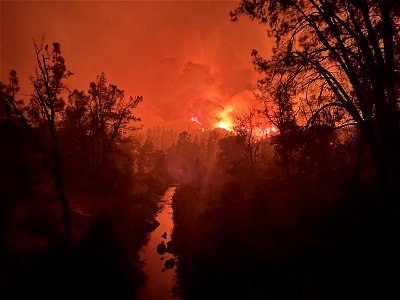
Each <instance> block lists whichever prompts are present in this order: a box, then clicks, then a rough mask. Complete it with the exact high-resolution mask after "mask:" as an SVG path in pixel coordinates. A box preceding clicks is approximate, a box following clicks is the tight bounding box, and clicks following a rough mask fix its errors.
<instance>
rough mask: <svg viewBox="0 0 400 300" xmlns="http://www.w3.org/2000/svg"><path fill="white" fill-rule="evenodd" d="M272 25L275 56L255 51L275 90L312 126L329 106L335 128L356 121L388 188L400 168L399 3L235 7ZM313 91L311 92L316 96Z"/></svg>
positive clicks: (262, 1) (365, 0)
mask: <svg viewBox="0 0 400 300" xmlns="http://www.w3.org/2000/svg"><path fill="white" fill-rule="evenodd" d="M242 14H245V15H248V16H249V17H250V18H251V19H253V20H258V21H259V22H260V23H262V24H266V25H268V26H269V27H268V28H269V29H268V33H269V36H270V37H272V38H274V39H275V46H274V48H273V55H272V57H271V58H270V59H264V58H262V57H261V56H260V55H259V54H258V52H257V51H253V53H252V56H253V59H254V61H255V63H256V66H257V68H258V69H259V70H260V71H262V72H263V73H265V74H266V79H265V82H266V83H268V85H269V86H270V87H271V88H269V87H267V90H269V91H272V94H273V91H274V90H275V91H276V90H278V89H279V88H282V89H286V90H287V91H289V92H290V94H291V96H297V97H289V98H288V99H286V100H285V101H286V102H287V103H292V104H294V103H295V100H294V99H296V100H297V101H298V100H299V98H300V97H299V96H300V95H303V96H304V97H303V98H304V102H308V103H300V105H299V106H303V107H308V108H309V109H308V110H304V112H305V115H306V116H307V120H308V121H307V125H310V124H312V123H313V122H314V120H316V118H317V116H319V115H321V114H322V113H323V112H324V111H329V112H330V113H331V115H336V116H338V118H337V120H335V128H336V127H344V126H348V125H356V126H357V127H358V128H359V129H360V130H361V132H362V133H363V136H364V138H365V139H366V141H367V142H368V144H369V145H370V147H371V150H372V153H373V156H374V160H375V163H376V169H377V174H378V178H379V179H380V183H381V186H382V187H384V188H385V189H386V190H391V189H393V187H394V186H395V185H396V182H395V181H396V178H398V176H396V175H397V174H398V172H399V170H400V156H399V153H400V113H399V92H400V89H399V87H400V85H399V80H400V77H399V75H398V70H399V64H400V60H399V58H400V47H399V42H400V30H399V28H400V4H399V2H397V1H393V0H381V1H378V0H352V1H345V0H332V1H328V0H318V1H316V0H307V1H298V0H285V1H267V0H242V1H241V3H240V5H239V6H238V8H237V9H235V10H234V11H232V12H231V17H232V20H234V21H235V20H237V19H238V17H239V16H240V15H242ZM311 96H312V97H311Z"/></svg>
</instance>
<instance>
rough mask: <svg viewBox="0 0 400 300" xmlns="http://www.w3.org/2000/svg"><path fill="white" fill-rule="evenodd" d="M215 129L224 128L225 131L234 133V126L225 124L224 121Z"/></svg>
mask: <svg viewBox="0 0 400 300" xmlns="http://www.w3.org/2000/svg"><path fill="white" fill-rule="evenodd" d="M229 123H231V122H229ZM215 127H217V128H222V129H225V130H227V131H233V126H232V125H229V124H228V123H227V122H225V121H223V120H221V121H219V122H218V123H217V125H216V126H215Z"/></svg>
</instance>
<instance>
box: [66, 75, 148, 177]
mask: <svg viewBox="0 0 400 300" xmlns="http://www.w3.org/2000/svg"><path fill="white" fill-rule="evenodd" d="M141 101H142V97H141V96H137V97H129V99H128V100H126V99H125V94H124V91H123V90H120V89H118V87H117V86H116V85H114V84H109V83H108V82H107V80H106V77H105V74H104V73H101V74H100V75H99V76H97V81H96V82H91V83H90V88H89V90H88V94H86V93H84V92H82V91H77V90H74V91H73V92H72V93H71V95H70V96H69V104H68V106H67V109H66V112H67V114H66V118H65V124H66V126H69V131H70V132H71V133H72V134H75V135H76V140H78V141H80V143H81V144H82V145H84V147H83V149H85V150H84V151H86V155H87V157H88V161H89V165H90V169H91V173H92V174H93V175H94V176H97V175H98V174H99V171H100V170H101V169H102V168H103V167H104V165H105V164H106V163H107V161H108V159H109V156H110V153H111V151H112V150H113V148H114V147H115V146H116V143H117V142H121V141H122V140H123V139H122V137H123V135H124V134H125V133H126V131H128V130H136V129H138V128H140V127H135V126H133V125H134V123H135V122H138V121H140V118H138V117H135V116H134V115H133V109H135V108H136V107H137V105H138V104H139V103H140V102H141Z"/></svg>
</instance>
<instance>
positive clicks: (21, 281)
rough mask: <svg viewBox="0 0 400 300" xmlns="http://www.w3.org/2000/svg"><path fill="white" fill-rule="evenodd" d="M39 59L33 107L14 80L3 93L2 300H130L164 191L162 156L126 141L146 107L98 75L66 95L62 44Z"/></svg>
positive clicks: (0, 163) (0, 110) (0, 136)
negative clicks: (137, 109) (139, 109)
mask: <svg viewBox="0 0 400 300" xmlns="http://www.w3.org/2000/svg"><path fill="white" fill-rule="evenodd" d="M35 50H36V54H37V73H36V75H35V76H33V77H32V78H31V81H32V84H33V87H34V92H33V94H32V96H31V97H30V99H28V101H27V100H25V102H23V101H19V98H18V97H19V96H18V79H17V77H16V73H15V72H14V71H13V72H11V73H10V81H9V82H8V83H5V84H1V86H0V97H1V101H0V140H1V145H2V146H1V148H0V166H1V167H0V185H1V186H0V191H1V197H0V198H1V202H0V205H1V209H0V212H1V216H0V220H1V221H0V222H1V224H0V253H1V255H0V259H1V262H0V266H1V267H0V291H1V296H0V297H1V298H2V299H17V298H18V299H19V298H25V297H29V298H38V299H82V298H87V299H132V297H133V296H134V294H135V292H136V290H137V288H138V287H139V286H140V285H141V284H142V283H143V281H144V276H143V274H142V271H141V262H140V261H139V254H138V250H139V249H140V248H141V247H142V246H143V244H144V243H145V241H146V237H147V233H148V232H150V231H151V230H153V229H154V227H155V226H156V224H154V215H155V214H156V212H157V210H158V207H159V203H158V202H159V200H158V197H159V195H162V194H163V193H164V190H165V189H166V188H167V187H168V184H169V180H168V176H167V175H166V174H165V172H164V171H163V170H162V165H163V157H162V155H160V154H159V155H158V156H157V155H155V153H154V151H155V150H154V149H148V147H145V146H144V145H143V144H142V143H141V142H140V141H138V140H135V139H133V138H132V137H129V135H128V134H127V132H129V130H135V129H136V128H132V124H134V122H136V121H140V119H139V118H137V117H135V116H134V115H133V110H134V108H135V107H136V106H137V105H138V104H139V103H140V101H141V100H142V99H141V97H135V98H132V97H131V98H129V99H125V97H124V92H123V91H122V90H120V89H118V88H117V86H115V85H112V84H109V83H108V82H107V80H106V78H105V75H104V74H100V75H99V76H98V77H97V79H96V81H95V82H92V83H90V86H89V89H88V91H87V92H84V91H77V90H74V91H72V92H69V93H67V90H66V85H65V83H64V81H65V79H67V77H69V76H71V75H72V74H71V73H70V72H69V71H68V70H67V68H66V65H65V61H64V58H63V57H62V56H61V49H60V45H59V44H57V43H54V44H53V47H52V48H50V47H48V46H44V45H42V46H36V45H35ZM63 97H65V98H63ZM138 155H140V156H141V158H142V160H141V161H140V162H138V161H135V157H137V156H138ZM150 155H154V157H156V158H157V159H158V160H157V164H158V166H160V167H159V168H155V167H154V165H155V163H154V161H151V160H150V159H146V157H148V156H150ZM10 297H11V298H10Z"/></svg>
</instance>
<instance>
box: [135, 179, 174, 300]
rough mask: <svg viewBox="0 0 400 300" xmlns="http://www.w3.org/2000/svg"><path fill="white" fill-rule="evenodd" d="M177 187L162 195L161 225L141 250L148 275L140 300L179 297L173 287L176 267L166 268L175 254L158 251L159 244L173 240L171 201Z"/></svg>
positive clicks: (159, 217)
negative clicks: (175, 294) (174, 293)
mask: <svg viewBox="0 0 400 300" xmlns="http://www.w3.org/2000/svg"><path fill="white" fill-rule="evenodd" d="M175 189H176V187H170V188H168V189H167V190H166V192H165V193H164V195H163V196H162V197H161V202H162V203H163V206H162V208H161V210H160V212H159V213H158V215H157V217H156V220H157V221H158V222H159V223H160V225H159V226H158V227H157V228H156V229H155V230H154V231H153V232H151V233H150V236H149V241H148V242H147V244H146V245H145V246H144V247H143V248H142V249H141V251H140V259H141V260H142V261H143V262H144V266H143V271H144V272H145V274H146V276H147V280H146V282H145V284H144V286H143V288H142V289H141V290H140V291H139V293H138V299H140V300H169V299H177V298H173V295H172V288H173V286H174V285H175V269H172V270H171V269H169V270H165V269H164V263H165V261H167V260H168V259H171V258H174V256H173V255H172V254H169V253H165V254H163V255H160V254H158V253H157V245H159V244H160V243H162V242H164V243H167V242H168V241H170V240H171V233H172V230H173V228H174V221H173V215H172V213H173V211H172V207H171V202H172V197H173V195H174V193H175ZM165 233H167V235H166V238H164V237H162V235H164V234H165ZM164 236H165V235H164ZM161 258H162V259H161Z"/></svg>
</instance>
